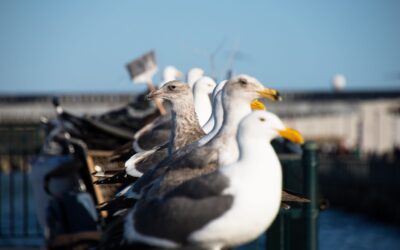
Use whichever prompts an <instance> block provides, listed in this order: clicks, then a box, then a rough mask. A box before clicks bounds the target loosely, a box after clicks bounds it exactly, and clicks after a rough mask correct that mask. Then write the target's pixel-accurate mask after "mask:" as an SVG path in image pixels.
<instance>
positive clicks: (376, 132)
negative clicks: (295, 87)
mask: <svg viewBox="0 0 400 250" xmlns="http://www.w3.org/2000/svg"><path fill="white" fill-rule="evenodd" d="M267 105H268V108H269V109H270V110H271V111H273V112H276V113H277V114H278V115H279V116H281V117H282V118H283V120H284V121H285V122H286V123H287V124H288V126H291V127H294V128H296V129H298V130H299V131H300V132H301V133H302V134H303V135H304V137H305V138H306V139H309V140H315V141H318V142H321V143H322V144H336V145H341V146H342V147H345V148H348V149H354V148H358V149H359V150H361V152H363V153H372V152H376V153H384V152H388V151H390V150H392V149H393V148H394V147H395V146H397V147H400V91H384V92H383V91H377V92H335V93H330V92H308V93H289V94H286V95H284V98H283V101H282V102H281V103H268V104H267Z"/></svg>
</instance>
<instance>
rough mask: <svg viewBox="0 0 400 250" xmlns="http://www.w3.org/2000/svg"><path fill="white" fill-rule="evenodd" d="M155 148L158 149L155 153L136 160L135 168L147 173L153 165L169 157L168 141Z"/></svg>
mask: <svg viewBox="0 0 400 250" xmlns="http://www.w3.org/2000/svg"><path fill="white" fill-rule="evenodd" d="M155 150H156V151H155V152H154V153H152V154H150V155H148V156H147V157H144V158H143V159H141V160H140V161H138V162H136V164H135V165H136V167H135V168H136V170H137V171H139V172H141V173H146V172H147V171H148V170H150V169H151V168H152V167H154V166H156V165H157V164H158V163H160V162H161V161H162V160H164V159H165V158H167V157H168V143H165V144H164V145H162V146H159V147H157V148H156V149H155Z"/></svg>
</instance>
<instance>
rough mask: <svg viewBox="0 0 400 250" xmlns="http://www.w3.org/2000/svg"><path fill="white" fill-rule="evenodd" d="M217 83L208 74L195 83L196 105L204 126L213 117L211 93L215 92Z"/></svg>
mask: <svg viewBox="0 0 400 250" xmlns="http://www.w3.org/2000/svg"><path fill="white" fill-rule="evenodd" d="M216 85H217V84H216V83H215V81H214V80H213V79H212V78H211V77H208V76H203V77H201V78H200V79H198V80H197V81H196V82H195V84H194V85H193V94H194V106H195V109H196V113H197V117H198V118H199V123H200V126H202V127H203V126H204V125H205V124H206V123H207V121H208V120H209V119H210V117H211V114H212V105H211V101H210V98H209V95H210V94H211V93H213V90H214V88H215V87H216Z"/></svg>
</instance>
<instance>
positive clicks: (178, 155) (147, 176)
mask: <svg viewBox="0 0 400 250" xmlns="http://www.w3.org/2000/svg"><path fill="white" fill-rule="evenodd" d="M195 145H196V143H192V144H189V145H186V146H185V147H183V148H181V149H179V150H177V151H176V152H174V153H173V155H172V156H170V157H166V158H164V159H163V160H162V161H161V162H159V163H158V164H157V165H155V166H154V167H152V168H150V169H149V170H147V171H146V172H145V173H144V174H143V175H142V176H141V177H140V178H139V179H138V180H137V181H136V182H135V184H134V186H133V191H134V192H135V193H140V191H141V190H142V188H144V187H145V186H147V185H149V184H150V183H152V182H153V181H154V180H156V179H157V178H159V177H160V176H162V175H164V174H165V172H166V171H167V170H168V168H169V165H170V164H172V165H173V164H177V163H178V162H179V160H180V159H182V158H183V157H184V156H186V155H187V154H188V153H190V152H191V151H192V150H194V149H195V148H196V146H195Z"/></svg>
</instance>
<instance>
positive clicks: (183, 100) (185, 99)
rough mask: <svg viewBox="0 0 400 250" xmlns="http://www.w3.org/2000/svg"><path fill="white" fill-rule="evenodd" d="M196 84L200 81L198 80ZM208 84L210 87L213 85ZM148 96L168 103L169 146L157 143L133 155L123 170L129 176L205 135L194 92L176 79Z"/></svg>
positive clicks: (144, 169) (143, 170) (142, 170)
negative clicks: (170, 118)
mask: <svg viewBox="0 0 400 250" xmlns="http://www.w3.org/2000/svg"><path fill="white" fill-rule="evenodd" d="M199 84H202V83H201V82H199ZM207 87H209V86H208V85H207ZM212 87H213V86H211V87H210V88H212ZM148 97H149V99H154V98H161V99H163V100H165V101H168V102H169V103H170V104H171V113H172V127H171V131H170V133H171V135H170V140H169V142H168V143H167V144H168V146H167V147H166V145H165V144H164V145H162V146H158V147H156V148H154V149H152V150H150V151H147V152H146V153H143V154H141V155H140V156H136V155H134V156H133V157H131V158H130V159H129V160H128V161H127V162H126V163H125V167H126V172H127V173H128V174H130V175H135V174H134V173H130V172H131V171H133V172H136V171H138V170H140V172H141V173H143V172H145V171H146V170H147V169H148V168H149V167H150V166H153V165H154V164H156V163H158V162H160V161H161V160H162V159H164V158H166V157H167V156H168V155H170V154H171V153H172V152H174V151H176V150H178V149H180V148H182V147H183V146H185V145H187V144H190V143H192V142H194V141H197V140H198V139H199V138H201V137H202V136H204V135H205V133H204V131H203V130H202V128H201V127H200V124H199V121H198V119H197V116H196V112H195V107H194V104H193V94H192V92H191V89H190V87H189V86H188V85H187V84H185V83H183V82H179V81H170V82H168V83H166V84H164V85H163V87H161V88H160V89H159V90H157V91H154V92H152V93H150V94H149V95H148Z"/></svg>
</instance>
